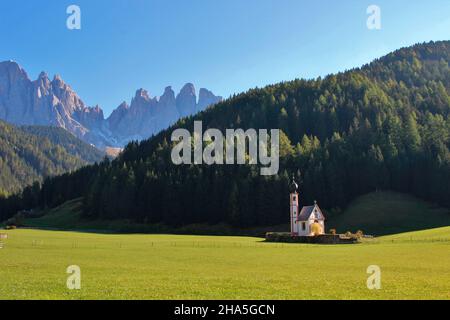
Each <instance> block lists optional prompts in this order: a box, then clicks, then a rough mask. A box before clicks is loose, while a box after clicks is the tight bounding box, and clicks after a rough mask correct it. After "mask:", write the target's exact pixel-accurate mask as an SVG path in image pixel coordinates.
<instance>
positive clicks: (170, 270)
mask: <svg viewBox="0 0 450 320" xmlns="http://www.w3.org/2000/svg"><path fill="white" fill-rule="evenodd" d="M1 232H2V233H7V234H8V236H9V238H8V239H7V240H4V247H3V249H0V299H450V273H449V270H450V254H449V253H450V227H445V228H437V229H431V230H426V231H418V232H411V233H404V234H397V235H392V236H385V237H380V238H377V239H373V240H366V241H364V242H363V243H361V244H355V245H304V244H281V243H265V242H264V241H263V239H261V238H252V237H218V236H214V237H212V236H181V235H117V234H95V233H80V232H65V231H64V232H63V231H43V230H27V229H18V230H11V231H1ZM70 265H78V266H79V267H80V268H81V290H69V289H67V287H66V281H67V277H68V276H69V275H68V274H66V269H67V267H68V266H70ZM369 265H378V266H379V267H380V268H381V286H382V287H381V289H380V290H369V289H368V288H367V286H366V281H367V278H368V276H369V274H367V273H366V270H367V267H368V266H369Z"/></svg>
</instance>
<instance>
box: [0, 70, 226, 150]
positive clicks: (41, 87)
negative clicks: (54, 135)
mask: <svg viewBox="0 0 450 320" xmlns="http://www.w3.org/2000/svg"><path fill="white" fill-rule="evenodd" d="M220 101H222V97H219V96H215V95H214V94H213V93H212V92H211V91H209V90H207V89H204V88H201V89H200V91H199V97H198V101H197V95H196V91H195V87H194V85H193V84H191V83H188V84H186V85H185V86H184V87H183V88H182V89H181V91H180V93H179V94H178V95H177V96H175V92H174V91H173V90H172V88H171V87H167V88H166V89H165V91H164V94H163V95H162V96H161V97H159V98H157V97H151V96H150V94H149V93H148V92H147V91H146V90H144V89H139V90H137V91H136V94H135V96H134V98H133V99H132V101H131V104H130V105H128V104H127V103H126V102H123V103H121V104H120V105H119V107H117V108H116V109H115V110H114V111H113V112H112V113H111V115H110V116H109V117H108V118H105V117H104V114H103V110H102V109H101V108H100V107H99V106H95V107H89V106H87V105H86V104H85V103H84V102H83V101H82V100H81V98H80V97H79V96H78V95H77V94H76V93H75V91H73V89H72V88H71V87H70V86H69V85H68V84H66V83H65V82H64V81H63V80H62V78H61V77H60V76H58V75H55V76H54V78H53V79H52V80H50V78H49V77H48V75H47V74H46V73H45V72H42V73H41V74H40V75H39V77H38V78H37V79H36V80H34V81H32V80H30V78H29V77H28V75H27V73H26V71H25V70H24V69H22V68H21V67H20V66H19V65H18V64H17V63H16V62H14V61H5V62H0V119H2V120H5V121H7V122H10V123H12V124H16V125H44V126H46V125H47V126H57V127H61V128H64V129H66V130H67V131H69V132H71V133H72V134H74V135H75V136H76V137H78V138H80V139H82V140H83V141H85V142H88V143H90V144H93V145H95V146H97V147H98V148H101V149H104V148H105V147H123V146H124V145H126V144H127V143H128V142H129V141H131V140H142V139H146V138H148V137H150V136H151V135H153V134H156V133H158V132H159V131H161V130H162V129H165V128H166V127H168V126H170V125H171V124H173V123H175V122H176V121H177V120H178V119H179V118H180V117H185V116H189V115H192V114H195V113H197V112H199V111H202V110H204V109H205V108H207V107H208V106H210V105H212V104H215V103H218V102H220Z"/></svg>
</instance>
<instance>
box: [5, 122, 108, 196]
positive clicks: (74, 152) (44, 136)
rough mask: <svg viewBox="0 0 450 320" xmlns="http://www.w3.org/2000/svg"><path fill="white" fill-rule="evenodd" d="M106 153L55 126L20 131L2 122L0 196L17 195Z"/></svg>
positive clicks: (99, 159) (99, 158)
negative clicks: (23, 189)
mask: <svg viewBox="0 0 450 320" xmlns="http://www.w3.org/2000/svg"><path fill="white" fill-rule="evenodd" d="M103 157H104V154H103V153H102V152H101V151H99V150H97V149H95V148H93V147H91V146H90V145H88V144H86V143H84V142H82V141H80V140H79V139H77V138H75V137H74V136H73V135H72V134H70V133H68V132H67V131H65V130H64V129H60V128H54V127H21V128H17V127H15V126H12V125H10V124H7V123H5V122H3V121H0V194H6V193H11V192H18V191H19V190H21V189H22V188H23V187H25V186H27V185H31V184H32V183H34V182H42V181H43V179H44V178H45V177H50V176H55V175H60V174H62V173H64V172H67V171H71V170H75V169H77V168H80V167H81V166H83V165H86V164H88V163H93V162H95V161H101V160H102V158H103Z"/></svg>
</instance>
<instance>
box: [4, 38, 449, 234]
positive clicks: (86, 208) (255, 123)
mask: <svg viewBox="0 0 450 320" xmlns="http://www.w3.org/2000/svg"><path fill="white" fill-rule="evenodd" d="M449 61H450V42H436V43H433V42H432V43H428V44H422V45H416V46H414V47H411V48H406V49H401V50H399V51H396V52H394V53H392V54H390V55H388V56H386V57H383V58H381V59H379V60H377V61H374V62H373V63H371V64H369V65H366V66H364V67H362V68H360V69H355V70H351V71H348V72H345V73H340V74H336V75H331V76H328V77H326V78H324V79H320V78H319V79H316V80H310V81H306V80H295V81H291V82H285V83H280V84H277V85H273V86H268V87H265V88H262V89H253V90H250V91H248V92H246V93H243V94H240V95H237V96H234V97H232V98H230V99H228V100H226V101H224V102H222V103H220V104H218V105H216V106H215V107H213V108H211V109H208V110H206V111H204V112H202V113H200V114H198V115H196V116H195V117H191V118H187V119H182V120H180V121H179V122H178V123H177V124H176V125H175V126H174V127H172V128H169V129H168V130H165V131H163V132H161V133H160V134H158V135H157V136H155V137H152V138H151V139H149V140H146V141H143V142H141V143H137V142H133V143H130V144H129V145H128V146H127V148H126V149H125V150H124V152H123V153H122V154H121V155H120V156H119V157H118V158H117V159H115V160H114V161H104V162H102V163H100V164H96V165H93V166H90V167H86V168H83V169H81V170H79V171H76V172H74V173H70V174H66V175H63V176H59V177H56V178H51V179H47V180H46V181H45V182H44V183H43V184H42V185H34V186H33V187H29V188H26V189H25V190H24V191H23V193H22V194H18V195H15V196H12V197H10V198H8V199H4V200H3V201H0V208H1V213H2V217H1V218H2V219H5V218H7V217H9V216H11V215H12V214H14V212H16V211H17V210H18V209H20V208H32V207H54V206H56V205H58V204H61V203H63V202H65V201H67V200H71V199H74V198H78V197H83V199H84V200H83V214H84V216H85V217H86V218H91V219H97V218H99V219H116V218H129V219H132V220H135V221H139V222H144V223H165V224H168V225H183V224H190V223H210V224H216V223H228V224H230V225H233V226H239V227H248V226H260V225H271V224H279V223H285V222H286V214H287V212H288V210H289V209H288V189H287V186H288V180H289V177H290V175H291V174H293V173H294V174H297V175H298V172H300V171H301V172H302V179H303V184H302V190H301V199H300V200H301V203H302V204H303V205H304V204H311V203H312V202H313V201H314V200H317V201H319V204H320V205H321V207H323V208H326V209H328V212H329V213H331V214H339V212H340V210H341V209H342V208H344V207H345V206H346V205H347V204H348V203H349V201H351V200H352V199H354V198H355V197H357V196H359V195H362V194H364V193H368V192H371V191H374V190H381V189H392V190H397V191H401V192H407V193H411V194H414V195H416V196H419V197H421V198H423V199H426V200H429V201H432V202H436V203H440V204H441V205H444V206H447V207H450V153H449V147H450V119H449V111H450V95H449V92H450V69H449V65H448V63H449ZM194 120H202V121H203V125H204V127H206V126H207V127H209V128H218V129H221V130H222V131H225V129H227V128H243V129H247V128H255V129H260V128H261V129H270V128H280V129H281V130H282V132H283V134H282V145H281V155H282V158H281V163H280V171H279V174H278V175H276V176H269V177H263V176H260V174H259V167H258V166H249V165H241V166H237V165H235V166H218V165H213V166H206V165H202V166H194V165H192V166H186V165H183V166H175V165H173V164H172V162H171V160H170V153H171V149H172V143H171V142H170V135H171V133H172V131H173V129H174V128H176V127H184V128H188V129H192V127H193V121H194ZM204 129H206V128H204Z"/></svg>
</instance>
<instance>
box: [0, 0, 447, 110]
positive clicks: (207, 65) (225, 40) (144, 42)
mask: <svg viewBox="0 0 450 320" xmlns="http://www.w3.org/2000/svg"><path fill="white" fill-rule="evenodd" d="M71 4H76V5H78V6H79V7H80V8H81V23H82V28H81V30H68V29H67V27H66V19H67V17H68V15H67V14H66V8H67V7H68V6H69V5H71ZM372 4H376V5H378V6H379V7H380V8H381V23H382V28H381V30H369V29H368V28H367V27H366V21H367V18H368V15H367V13H366V9H367V7H368V6H369V5H372ZM0 39H2V40H1V46H0V60H1V61H3V60H15V61H17V62H18V63H19V64H20V65H21V66H22V67H23V68H24V69H25V70H26V71H27V72H28V74H29V76H30V78H32V79H35V78H36V77H37V76H38V74H39V72H40V71H42V70H45V71H47V73H48V74H49V75H50V76H52V75H54V74H55V73H58V74H60V75H61V76H62V78H63V79H64V80H65V81H66V82H67V83H69V84H70V85H71V86H72V87H73V88H74V90H75V91H76V92H77V93H78V94H79V95H80V97H81V98H82V99H83V100H84V101H85V102H86V103H87V104H88V105H91V106H92V105H96V104H99V105H100V106H101V107H102V108H103V109H104V110H105V114H106V115H108V114H109V113H110V112H111V111H112V109H114V108H116V107H117V106H118V105H119V104H120V103H121V102H122V101H124V100H126V101H129V100H130V99H131V97H132V96H133V95H134V92H135V91H136V89H138V88H141V87H142V88H145V89H147V90H148V91H149V92H150V94H151V95H152V96H158V95H160V94H162V92H163V90H164V87H165V86H167V85H172V86H173V88H174V89H175V91H178V90H179V89H180V88H181V86H182V85H183V84H184V83H186V82H192V83H194V84H195V85H196V87H197V90H198V89H199V88H200V87H206V88H208V89H210V90H212V91H213V92H215V93H216V94H220V95H223V96H225V97H227V96H229V95H231V94H233V93H238V92H241V91H245V90H247V89H249V88H253V87H256V86H259V87H261V86H264V85H266V84H271V83H275V82H279V81H283V80H291V79H294V78H312V77H317V76H323V75H326V74H329V73H333V72H336V71H343V70H345V69H349V68H352V67H355V66H360V65H362V64H364V63H367V62H370V61H371V60H373V59H374V58H377V57H380V56H382V55H384V54H386V53H388V52H390V51H393V50H395V49H397V48H400V47H403V46H408V45H411V44H414V43H417V42H423V41H429V40H449V39H450V1H449V0H430V1H422V0H371V1H366V0H341V1H331V0H315V1H303V0H177V1H175V0H71V1H66V0H58V1H55V0H33V1H30V0H14V1H12V0H2V1H1V2H0Z"/></svg>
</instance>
